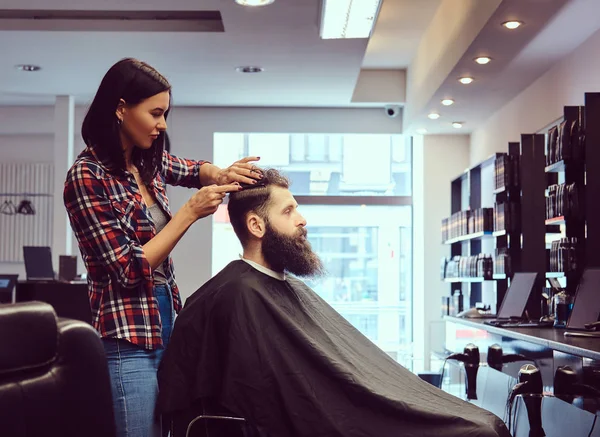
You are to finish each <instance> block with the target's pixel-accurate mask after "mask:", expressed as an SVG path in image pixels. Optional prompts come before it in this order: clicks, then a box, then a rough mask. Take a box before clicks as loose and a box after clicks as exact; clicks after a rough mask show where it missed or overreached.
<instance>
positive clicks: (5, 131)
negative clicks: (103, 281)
mask: <svg viewBox="0 0 600 437" xmlns="http://www.w3.org/2000/svg"><path fill="white" fill-rule="evenodd" d="M84 115H85V108H84V107H79V108H77V110H76V111H75V126H76V128H75V133H74V137H75V150H76V153H78V151H79V150H82V149H83V140H82V139H81V134H80V130H81V123H82V121H83V117H84ZM54 123H55V121H54V107H52V106H41V107H38V106H19V107H0V162H15V163H18V162H21V163H24V162H36V163H41V162H52V163H53V162H54V128H55V124H54ZM54 191H55V192H54V195H55V196H60V198H62V187H54ZM0 192H2V187H0ZM0 244H1V242H0ZM72 253H74V254H79V250H78V249H77V247H76V246H75V247H74V248H73V251H72ZM55 255H58V253H56V254H55ZM82 266H83V264H81V267H80V271H81V270H82ZM54 269H55V270H57V269H58V266H57V265H55V266H54ZM0 273H17V274H19V277H20V278H25V265H24V264H23V263H2V262H0Z"/></svg>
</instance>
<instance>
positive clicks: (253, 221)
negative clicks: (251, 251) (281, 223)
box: [246, 212, 267, 239]
mask: <svg viewBox="0 0 600 437" xmlns="http://www.w3.org/2000/svg"><path fill="white" fill-rule="evenodd" d="M246 226H247V228H248V232H250V234H251V235H253V236H254V237H255V238H258V239H262V238H263V237H264V235H265V232H266V231H267V227H266V225H265V221H264V220H263V219H262V218H261V217H260V216H259V215H258V214H256V213H253V212H251V213H250V214H248V217H247V218H246Z"/></svg>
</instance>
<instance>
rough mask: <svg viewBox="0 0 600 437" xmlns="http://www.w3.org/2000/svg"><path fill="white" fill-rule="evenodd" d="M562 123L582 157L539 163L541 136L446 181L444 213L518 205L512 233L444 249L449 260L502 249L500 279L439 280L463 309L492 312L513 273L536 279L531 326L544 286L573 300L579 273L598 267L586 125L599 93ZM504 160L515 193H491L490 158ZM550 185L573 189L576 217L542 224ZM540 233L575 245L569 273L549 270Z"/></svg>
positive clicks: (597, 213)
mask: <svg viewBox="0 0 600 437" xmlns="http://www.w3.org/2000/svg"><path fill="white" fill-rule="evenodd" d="M563 116H564V118H563V120H566V122H567V125H569V123H572V121H573V120H578V123H581V124H582V125H583V137H582V140H581V141H583V143H582V144H583V145H582V150H583V153H582V154H581V157H580V158H579V159H577V156H575V157H573V156H566V157H565V159H561V160H558V161H557V162H549V163H547V162H546V135H545V133H546V132H547V131H546V132H544V133H536V134H524V135H521V141H520V142H519V143H509V145H508V153H507V154H501V153H497V154H495V155H493V156H492V157H490V158H488V159H487V160H485V161H484V162H482V163H480V164H478V165H476V166H474V167H472V168H470V169H469V170H467V171H466V172H465V173H463V174H462V175H460V176H459V177H458V178H456V179H454V180H453V181H452V182H451V211H450V212H451V214H454V213H456V212H460V211H465V210H475V209H478V208H481V207H482V206H485V207H490V206H492V205H490V199H493V200H492V202H493V203H494V204H499V203H502V202H509V201H514V202H515V203H518V204H519V210H520V211H519V213H518V217H519V220H517V222H518V223H516V226H515V227H514V228H509V229H507V230H504V229H496V230H494V231H492V232H479V233H475V234H470V235H465V236H462V237H458V238H453V239H450V240H448V241H446V242H445V243H446V244H449V245H450V247H451V249H450V257H451V258H452V257H454V256H468V255H477V254H480V253H486V254H493V253H494V251H495V249H497V248H506V249H508V253H509V255H510V260H511V270H510V272H508V274H506V273H494V274H493V275H492V277H491V279H487V278H486V279H484V278H444V281H445V282H448V283H450V284H451V287H450V296H451V297H452V295H453V294H454V291H455V290H457V289H459V288H460V290H461V291H462V294H463V302H464V307H465V309H466V308H469V307H474V306H475V304H476V303H478V302H483V303H484V304H486V305H491V306H492V307H494V306H495V308H496V309H497V308H499V306H500V304H501V302H502V300H503V299H504V295H505V293H506V290H507V289H508V286H509V284H510V280H511V276H512V274H513V273H515V272H536V273H538V282H537V283H536V284H535V286H534V290H533V292H532V293H531V296H530V299H529V302H528V303H527V311H528V313H529V317H530V318H532V319H536V318H537V317H539V316H540V315H541V305H540V301H541V298H542V292H543V287H544V285H545V282H546V279H549V278H558V279H559V280H560V281H561V282H562V281H565V282H566V289H567V292H568V293H570V294H574V293H575V292H576V289H577V286H578V284H579V281H580V278H581V274H582V272H583V270H584V269H585V268H600V124H598V123H594V122H591V121H592V120H594V121H595V120H600V93H586V94H585V106H566V107H565V108H564V114H563ZM563 120H561V121H560V122H559V124H560V123H561V122H562V121H563ZM573 135H574V134H573ZM565 141H570V140H569V139H566V140H565ZM506 156H511V157H513V158H514V159H516V160H517V162H518V175H519V176H518V179H519V183H518V186H514V187H510V186H508V187H503V186H500V187H497V186H495V184H494V183H493V177H492V176H491V175H490V173H489V170H490V168H493V164H494V162H495V160H496V159H499V158H500V157H506ZM503 159H504V158H503ZM488 177H489V178H490V180H491V181H492V182H491V184H490V183H489V181H488V180H487V179H488ZM558 182H561V183H566V184H571V183H575V184H576V185H577V187H578V190H577V192H578V203H579V208H580V210H579V214H578V215H569V214H566V215H564V216H560V217H546V199H545V198H546V195H547V194H546V193H547V189H548V187H549V186H550V185H552V184H556V183H558ZM548 234H564V236H565V237H567V238H573V237H575V238H577V241H578V246H577V249H576V255H577V268H576V270H575V271H572V272H568V273H566V274H565V272H551V271H549V262H548V260H549V253H550V251H549V249H547V247H546V237H547V235H548ZM486 287H493V292H494V294H493V295H491V294H490V293H487V290H486V293H482V290H484V288H486Z"/></svg>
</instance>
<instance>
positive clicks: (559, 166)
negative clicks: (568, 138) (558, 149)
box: [546, 159, 565, 173]
mask: <svg viewBox="0 0 600 437" xmlns="http://www.w3.org/2000/svg"><path fill="white" fill-rule="evenodd" d="M563 171H565V161H564V160H562V159H561V160H560V161H558V162H555V163H554V164H550V165H549V166H547V167H546V173H560V172H563Z"/></svg>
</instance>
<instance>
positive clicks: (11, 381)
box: [0, 302, 115, 437]
mask: <svg viewBox="0 0 600 437" xmlns="http://www.w3.org/2000/svg"><path fill="white" fill-rule="evenodd" d="M110 390H111V388H110V380H109V375H108V367H107V364H106V357H105V354H104V348H103V346H102V342H101V340H100V338H99V336H98V334H97V332H96V331H95V330H94V329H93V328H92V327H91V326H90V325H88V324H86V323H83V322H80V321H75V320H71V319H57V317H56V313H55V312H54V310H53V309H52V307H51V306H50V305H49V304H46V303H42V302H24V303H19V304H15V305H0V435H2V436H10V437H33V436H43V437H46V436H52V437H54V436H56V437H76V436H77V437H80V436H85V437H114V436H115V420H114V414H113V408H112V397H111V391H110Z"/></svg>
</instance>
